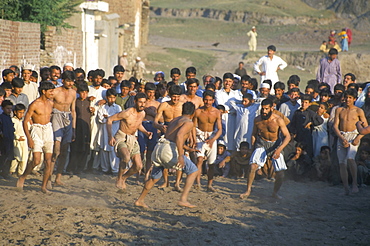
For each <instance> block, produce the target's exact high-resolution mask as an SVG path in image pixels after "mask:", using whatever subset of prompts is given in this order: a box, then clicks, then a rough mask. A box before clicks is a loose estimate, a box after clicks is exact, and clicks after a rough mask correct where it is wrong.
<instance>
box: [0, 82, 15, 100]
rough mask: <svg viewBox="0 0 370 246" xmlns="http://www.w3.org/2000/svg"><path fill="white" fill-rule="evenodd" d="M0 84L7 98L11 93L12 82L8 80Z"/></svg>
mask: <svg viewBox="0 0 370 246" xmlns="http://www.w3.org/2000/svg"><path fill="white" fill-rule="evenodd" d="M0 86H1V88H2V89H3V90H4V91H5V95H4V98H9V96H10V95H11V94H12V89H13V86H12V84H11V83H10V82H4V83H2V84H1V85H0Z"/></svg>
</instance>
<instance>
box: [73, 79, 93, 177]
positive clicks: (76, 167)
mask: <svg viewBox="0 0 370 246" xmlns="http://www.w3.org/2000/svg"><path fill="white" fill-rule="evenodd" d="M77 93H78V94H79V95H80V97H79V98H77V99H76V137H75V141H73V142H72V143H71V155H70V161H69V164H68V168H67V171H68V172H69V173H71V174H79V173H81V172H82V171H83V169H84V168H85V165H86V161H87V157H88V155H89V153H90V139H91V132H90V126H91V115H92V114H94V111H95V108H94V107H90V101H89V100H88V99H87V95H88V94H89V87H88V86H87V83H86V82H83V83H81V84H80V85H78V86H77Z"/></svg>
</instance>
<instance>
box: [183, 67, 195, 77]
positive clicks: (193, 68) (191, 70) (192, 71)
mask: <svg viewBox="0 0 370 246" xmlns="http://www.w3.org/2000/svg"><path fill="white" fill-rule="evenodd" d="M188 73H193V74H197V69H196V68H195V67H188V68H187V69H186V71H185V74H186V75H187V74H188Z"/></svg>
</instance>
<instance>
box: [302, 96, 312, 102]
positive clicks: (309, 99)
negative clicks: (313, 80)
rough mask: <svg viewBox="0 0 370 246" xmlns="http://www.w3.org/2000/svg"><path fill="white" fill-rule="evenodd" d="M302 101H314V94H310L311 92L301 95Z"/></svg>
mask: <svg viewBox="0 0 370 246" xmlns="http://www.w3.org/2000/svg"><path fill="white" fill-rule="evenodd" d="M301 101H309V102H311V101H312V96H311V95H309V94H304V95H302V96H301Z"/></svg>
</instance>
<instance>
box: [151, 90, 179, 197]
mask: <svg viewBox="0 0 370 246" xmlns="http://www.w3.org/2000/svg"><path fill="white" fill-rule="evenodd" d="M168 93H169V96H170V98H171V100H170V101H168V102H163V103H161V104H160V105H159V107H158V111H157V114H156V116H155V118H154V123H153V125H154V127H155V128H157V129H159V130H161V132H162V133H166V131H167V127H168V124H169V123H170V121H171V120H173V119H174V118H176V117H179V116H181V114H182V104H183V103H182V102H180V97H181V87H180V86H179V85H173V86H171V87H170V89H169V92H168ZM161 119H163V124H161V123H160V120H161ZM181 176H182V173H181V171H176V182H175V189H176V190H177V191H181V188H180V180H181ZM163 180H164V183H163V185H161V186H160V188H165V187H168V186H169V181H168V169H165V170H164V172H163Z"/></svg>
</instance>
